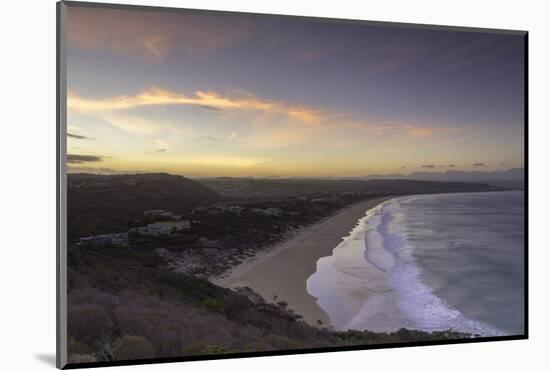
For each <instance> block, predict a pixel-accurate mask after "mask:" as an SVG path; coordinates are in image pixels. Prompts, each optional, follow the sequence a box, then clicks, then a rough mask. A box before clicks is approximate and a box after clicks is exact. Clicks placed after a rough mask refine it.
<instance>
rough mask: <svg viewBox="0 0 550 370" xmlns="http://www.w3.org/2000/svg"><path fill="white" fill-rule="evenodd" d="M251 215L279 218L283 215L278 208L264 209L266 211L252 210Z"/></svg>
mask: <svg viewBox="0 0 550 370" xmlns="http://www.w3.org/2000/svg"><path fill="white" fill-rule="evenodd" d="M252 213H255V214H258V215H265V216H274V217H279V216H280V215H281V214H282V213H283V211H281V209H280V208H266V209H261V208H254V209H252Z"/></svg>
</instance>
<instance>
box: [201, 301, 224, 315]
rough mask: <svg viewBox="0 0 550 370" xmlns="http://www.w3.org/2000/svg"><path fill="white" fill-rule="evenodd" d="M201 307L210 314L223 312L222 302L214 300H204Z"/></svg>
mask: <svg viewBox="0 0 550 370" xmlns="http://www.w3.org/2000/svg"><path fill="white" fill-rule="evenodd" d="M202 306H203V307H204V308H206V309H207V310H208V311H211V312H217V313H222V312H223V310H224V305H223V302H222V301H220V300H218V299H214V298H206V299H205V300H204V301H202Z"/></svg>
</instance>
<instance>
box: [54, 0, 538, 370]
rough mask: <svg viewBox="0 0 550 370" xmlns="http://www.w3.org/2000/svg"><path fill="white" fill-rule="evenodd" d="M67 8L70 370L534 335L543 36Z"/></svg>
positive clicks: (61, 340) (66, 338)
mask: <svg viewBox="0 0 550 370" xmlns="http://www.w3.org/2000/svg"><path fill="white" fill-rule="evenodd" d="M57 11H58V18H57V19H58V86H57V87H58V102H57V104H58V117H57V119H58V139H57V140H58V184H57V185H58V194H57V196H58V256H57V257H58V258H57V260H58V281H57V283H58V287H57V290H58V317H57V320H58V321H57V326H58V337H57V346H58V355H57V359H58V367H60V368H77V367H91V366H108V365H127V364H141V363H159V362H173V361H189V360H208V359H214V358H232V357H248V356H266V355H281V354H296V353H313V352H326V351H342V350H357V349H362V350H364V349H373V348H385V347H402V346H415V345H427V344H451V343H464V342H481V341H488V340H510V339H524V338H527V329H528V328H527V310H526V307H527V300H526V297H527V258H526V257H527V243H526V240H527V235H526V226H527V225H526V222H527V219H526V217H527V212H526V207H527V202H526V199H527V195H526V194H527V193H526V192H527V187H526V179H527V176H526V169H527V167H526V164H527V162H526V153H527V151H526V138H527V134H526V132H527V110H526V109H527V90H526V84H527V79H526V76H527V64H526V60H527V58H526V55H527V32H525V31H509V30H490V29H472V28H460V27H446V26H429V25H415V24H401V23H384V22H370V21H358V20H340V19H327V18H312V17H301V16H282V15H266V14H248V13H236V12H219V11H202V10H190V9H174V8H160V7H141V6H129V5H111V4H97V3H85V2H60V3H58V7H57ZM365 355H367V353H365Z"/></svg>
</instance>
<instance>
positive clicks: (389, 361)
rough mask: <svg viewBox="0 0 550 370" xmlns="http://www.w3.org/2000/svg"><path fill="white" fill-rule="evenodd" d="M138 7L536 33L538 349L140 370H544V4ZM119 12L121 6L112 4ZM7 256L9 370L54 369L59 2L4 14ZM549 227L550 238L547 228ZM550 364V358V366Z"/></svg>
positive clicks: (534, 292) (445, 350) (290, 0)
mask: <svg viewBox="0 0 550 370" xmlns="http://www.w3.org/2000/svg"><path fill="white" fill-rule="evenodd" d="M127 1H128V2H132V3H134V4H143V5H164V6H174V7H188V8H202V9H219V10H237V11H247V12H262V13H279V14H297V15H311V16H323V17H335V18H354V19H367V20H381V21H401V22H413V23H431V24H442V25H457V26H475V27H490V28H511V29H523V30H529V31H530V37H529V39H530V45H529V48H530V53H529V57H530V63H529V74H530V79H529V85H530V89H529V97H530V109H529V111H530V135H529V137H530V151H529V152H530V159H529V166H530V186H529V191H530V203H529V205H530V212H529V217H530V228H529V229H530V230H529V231H530V243H529V248H530V312H529V315H530V334H531V339H529V340H527V341H525V340H524V341H514V342H497V343H481V344H461V345H447V346H437V347H419V348H401V349H387V350H371V351H356V352H347V353H328V354H315V355H294V356H281V357H264V358H252V359H238V360H223V361H206V362H193V363H185V364H181V363H176V364H163V365H144V366H140V367H134V368H140V369H167V370H168V369H176V368H177V369H198V370H207V369H239V370H247V369H255V370H256V369H258V368H261V369H262V370H271V369H284V368H302V369H305V368H312V369H313V368H323V369H325V368H326V369H329V368H340V369H344V367H345V366H347V367H350V368H351V367H356V368H370V369H374V368H387V367H389V368H407V369H465V368H473V369H478V368H483V367H486V368H491V369H492V368H500V369H519V368H522V367H524V366H525V367H526V368H537V367H539V368H540V367H543V366H547V365H548V362H549V361H548V360H547V357H546V356H544V350H547V351H548V350H549V349H550V347H549V346H548V343H550V326H549V325H548V323H549V320H548V317H549V316H550V305H549V295H548V290H549V289H548V284H549V280H548V277H549V274H548V270H549V269H550V268H549V267H548V263H549V261H550V256H549V253H548V249H549V246H548V243H547V239H545V236H546V235H547V234H548V233H547V232H545V229H546V228H548V226H547V225H545V224H544V221H545V218H547V214H548V212H545V210H547V209H548V192H545V190H546V185H547V184H549V176H548V172H549V168H548V166H547V165H546V162H545V161H547V160H548V158H549V157H548V156H547V154H548V152H547V151H546V150H545V149H546V148H548V137H549V135H548V134H549V129H548V124H549V122H548V118H549V117H548V113H547V112H548V105H549V104H550V97H549V95H548V82H549V78H548V76H549V70H550V58H549V56H550V47H549V45H550V37H549V28H550V27H549V25H550V22H549V21H548V14H549V12H548V11H547V9H545V7H544V4H545V2H544V1H519V0H516V1H506V0H497V1H487V0H484V1H479V0H478V1H469V0H468V1H467V0H455V1H441V0H434V1H428V0H403V1H394V0H385V1H372V2H368V1H351V0H338V1H327V2H321V0H317V1H314V0H312V1H305V0H271V1H257V0H256V1H254V0H231V1H227V0H226V1H223V0H201V1H198V0H197V1H186V0H179V1H177V0H172V1H168V0H165V1H160V0H156V1H155V0H141V1H134V0H127ZM112 2H119V1H114V0H113V1H112ZM0 14H1V18H2V20H1V22H0V27H1V29H2V32H1V51H2V54H1V58H0V63H1V65H2V69H1V70H2V79H1V80H0V94H1V97H2V98H1V100H0V101H1V102H2V103H1V110H0V125H1V128H0V150H1V160H2V172H1V174H2V178H1V180H0V186H1V191H0V194H1V197H2V199H1V203H0V206H1V209H0V218H1V223H0V225H1V232H0V247H1V248H2V249H1V250H2V255H1V256H2V260H1V263H2V268H1V269H0V271H1V274H2V276H1V280H0V281H1V284H2V286H1V288H2V289H1V294H2V303H1V305H0V310H1V315H0V317H1V318H2V324H1V326H0V341H1V342H2V343H1V346H0V348H2V356H1V357H0V363H1V365H0V366H1V367H2V368H6V369H18V368H24V369H37V368H53V366H54V358H55V248H56V245H55V181H56V178H55V65H56V64H55V63H56V62H55V2H54V0H33V1H31V0H24V1H17V0H10V1H4V2H3V3H2V11H1V13H0ZM545 226H546V227H545ZM545 357H546V358H545Z"/></svg>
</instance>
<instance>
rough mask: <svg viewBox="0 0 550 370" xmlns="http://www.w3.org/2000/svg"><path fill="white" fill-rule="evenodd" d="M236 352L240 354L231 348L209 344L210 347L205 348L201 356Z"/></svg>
mask: <svg viewBox="0 0 550 370" xmlns="http://www.w3.org/2000/svg"><path fill="white" fill-rule="evenodd" d="M234 352H238V351H237V350H234V349H231V348H229V347H225V346H220V345H217V344H209V345H207V346H205V347H204V348H203V349H202V351H201V354H203V355H216V354H222V353H234Z"/></svg>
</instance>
